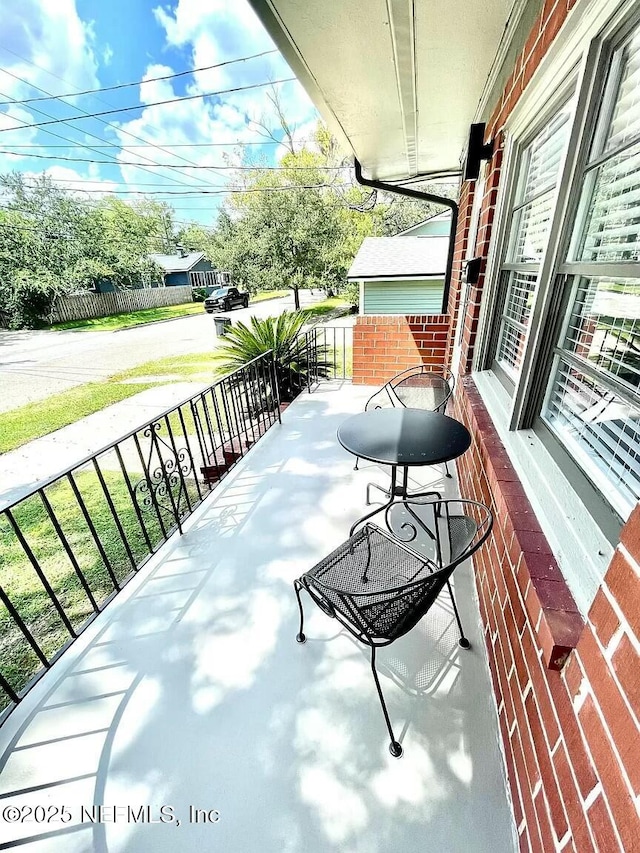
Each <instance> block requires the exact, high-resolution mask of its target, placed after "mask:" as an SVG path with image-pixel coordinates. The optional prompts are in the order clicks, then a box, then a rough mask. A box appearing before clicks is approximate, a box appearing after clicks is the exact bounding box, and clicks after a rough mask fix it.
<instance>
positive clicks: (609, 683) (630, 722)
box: [578, 628, 640, 794]
mask: <svg viewBox="0 0 640 853" xmlns="http://www.w3.org/2000/svg"><path fill="white" fill-rule="evenodd" d="M578 654H579V655H580V660H581V661H582V663H583V665H584V668H585V672H586V675H587V678H588V679H589V682H590V684H591V689H592V691H593V693H594V694H595V697H596V699H597V700H598V704H599V705H600V710H601V711H602V714H603V716H604V718H605V720H606V721H607V724H608V726H609V731H610V732H611V737H612V738H613V742H614V743H615V744H616V746H617V747H618V753H619V754H620V758H621V759H622V763H623V765H624V767H625V770H626V771H627V775H628V776H629V780H630V781H631V785H632V787H633V790H634V792H635V793H636V794H638V793H640V761H639V760H638V757H639V756H640V729H639V728H638V724H637V722H636V720H635V719H634V718H633V717H632V715H631V713H630V712H629V710H628V708H627V706H626V704H625V702H624V699H623V698H622V696H621V694H620V690H619V688H618V685H617V684H616V682H615V681H614V679H613V676H612V675H611V673H610V672H609V667H608V665H607V663H606V661H605V660H604V658H603V657H602V652H601V651H600V648H599V647H598V644H597V643H596V641H595V637H594V636H593V633H592V631H591V629H590V628H587V629H586V630H585V631H584V632H583V634H582V637H581V639H580V643H579V645H578Z"/></svg>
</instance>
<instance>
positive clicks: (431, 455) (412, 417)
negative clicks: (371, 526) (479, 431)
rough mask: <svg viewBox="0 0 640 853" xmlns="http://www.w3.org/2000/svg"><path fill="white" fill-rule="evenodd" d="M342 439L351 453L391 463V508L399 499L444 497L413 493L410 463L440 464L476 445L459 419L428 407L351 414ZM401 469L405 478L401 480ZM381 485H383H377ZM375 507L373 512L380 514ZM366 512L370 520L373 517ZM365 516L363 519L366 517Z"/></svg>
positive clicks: (340, 430) (343, 426)
mask: <svg viewBox="0 0 640 853" xmlns="http://www.w3.org/2000/svg"><path fill="white" fill-rule="evenodd" d="M337 435H338V441H339V442H340V444H341V445H342V446H343V447H344V449H345V450H347V451H348V452H349V453H352V454H353V455H354V456H358V457H360V458H361V459H367V460H369V461H370V462H377V463H379V464H382V465H390V466H391V485H390V488H389V490H388V491H385V490H382V491H385V494H386V495H388V497H389V501H388V505H389V506H390V505H391V504H392V503H393V501H394V499H395V498H396V497H400V498H401V499H406V498H408V497H411V498H417V497H425V496H427V495H434V496H437V497H441V495H440V494H439V493H438V492H435V491H430V492H418V493H415V494H412V495H409V493H408V488H407V480H408V471H409V468H410V467H413V466H421V465H437V464H439V463H443V462H450V461H451V460H452V459H457V457H458V456H461V455H462V454H463V453H464V452H465V451H467V450H468V449H469V447H470V446H471V435H470V434H469V430H468V429H467V428H466V427H465V426H464V424H461V423H460V421H457V420H455V418H450V417H449V416H448V415H443V414H442V413H441V412H430V411H426V410H424V409H405V408H398V409H373V410H371V411H369V412H361V413H360V414H358V415H353V416H352V417H350V418H348V419H347V420H346V421H345V422H344V423H343V424H341V425H340V426H339V427H338V433H337ZM398 468H401V469H402V480H401V482H400V483H398V474H397V472H398ZM370 485H374V486H375V487H376V488H380V487H379V486H377V485H376V484H375V483H374V484H370ZM368 493H369V487H368V488H367V503H369V499H368ZM379 511H380V510H379V509H375V510H374V511H373V513H369V514H368V515H373V514H374V513H376V512H379ZM368 515H367V516H365V518H367V517H368ZM362 520H363V519H360V520H359V522H358V523H360V521H362Z"/></svg>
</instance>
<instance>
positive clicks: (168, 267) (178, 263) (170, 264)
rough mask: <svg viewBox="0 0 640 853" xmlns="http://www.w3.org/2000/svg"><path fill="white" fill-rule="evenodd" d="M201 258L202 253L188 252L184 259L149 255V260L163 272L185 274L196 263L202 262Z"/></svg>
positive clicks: (177, 256) (175, 256)
mask: <svg viewBox="0 0 640 853" xmlns="http://www.w3.org/2000/svg"><path fill="white" fill-rule="evenodd" d="M202 258H204V252H189V254H187V255H185V256H184V257H181V256H180V255H160V254H156V253H152V254H150V255H149V259H150V260H152V261H155V262H156V263H157V264H158V266H159V267H162V269H163V270H164V271H165V272H186V271H187V270H190V269H191V267H193V266H195V265H196V264H197V263H198V261H200V260H202Z"/></svg>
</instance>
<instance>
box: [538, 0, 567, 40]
mask: <svg viewBox="0 0 640 853" xmlns="http://www.w3.org/2000/svg"><path fill="white" fill-rule="evenodd" d="M566 16H567V7H566V5H565V4H564V3H563V2H562V0H558V1H557V3H556V5H555V7H554V10H553V13H552V14H551V16H550V18H549V20H548V21H547V23H546V25H544V29H543V31H542V44H543V47H544V51H545V53H546V51H547V49H548V48H549V46H550V45H551V42H552V41H553V40H554V39H555V37H556V36H557V35H558V33H559V32H560V28H561V27H562V25H563V24H564V20H565V18H566Z"/></svg>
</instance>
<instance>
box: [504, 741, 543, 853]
mask: <svg viewBox="0 0 640 853" xmlns="http://www.w3.org/2000/svg"><path fill="white" fill-rule="evenodd" d="M511 747H512V752H513V757H514V760H515V765H516V771H517V774H518V786H519V788H520V796H521V800H522V808H523V811H524V814H525V820H526V826H527V830H528V833H529V839H530V840H529V843H530V845H531V849H532V850H536V851H538V850H542V846H541V844H542V842H541V840H540V830H539V829H538V821H537V818H536V813H535V809H534V807H533V800H532V797H531V790H532V788H533V787H534V784H535V782H532V781H531V780H530V779H529V776H528V775H527V769H526V765H525V760H524V753H523V750H522V743H521V740H520V733H519V732H518V730H516V731H515V732H514V733H513V737H512V738H511Z"/></svg>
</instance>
